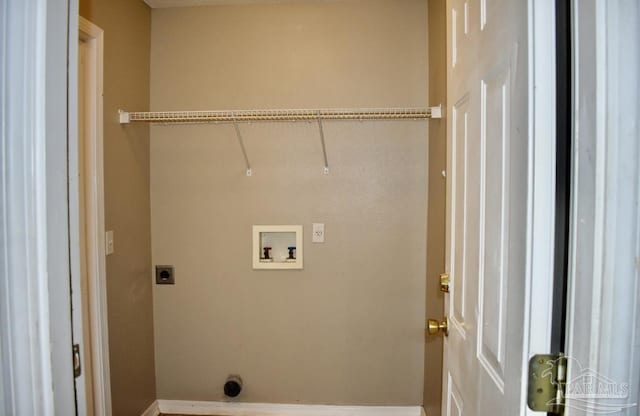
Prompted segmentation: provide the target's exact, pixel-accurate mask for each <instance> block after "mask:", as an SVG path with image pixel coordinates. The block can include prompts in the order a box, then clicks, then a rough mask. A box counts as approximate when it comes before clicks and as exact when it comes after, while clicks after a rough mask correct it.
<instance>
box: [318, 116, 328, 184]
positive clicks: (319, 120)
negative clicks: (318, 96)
mask: <svg viewBox="0 0 640 416" xmlns="http://www.w3.org/2000/svg"><path fill="white" fill-rule="evenodd" d="M318 130H319V131H320V143H321V144H322V156H323V157H324V170H323V173H324V174H325V175H328V174H329V161H328V160H327V146H326V145H325V143H324V129H323V128H322V119H320V111H318Z"/></svg>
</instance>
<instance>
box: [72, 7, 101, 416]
mask: <svg viewBox="0 0 640 416" xmlns="http://www.w3.org/2000/svg"><path fill="white" fill-rule="evenodd" d="M78 23H79V25H78V26H79V30H78V39H77V40H76V47H77V53H78V55H77V61H78V66H77V67H74V69H77V83H76V85H77V93H76V94H75V95H74V96H73V97H72V96H71V93H73V92H74V90H71V89H70V101H71V103H72V105H73V106H74V108H77V111H76V114H77V118H76V120H77V130H76V128H75V126H76V125H73V126H72V125H70V130H71V131H72V132H73V133H74V134H71V135H70V138H69V196H70V198H69V204H70V206H69V211H70V213H69V218H70V229H69V232H70V238H71V242H72V244H71V251H70V254H71V274H72V287H73V296H72V305H73V324H74V339H75V341H74V342H75V343H77V344H79V345H80V347H81V356H82V374H81V376H80V377H79V378H78V379H77V380H76V392H77V396H78V398H77V400H78V414H79V415H89V416H93V415H96V416H109V415H111V385H110V375H109V353H108V327H107V301H106V264H105V224H104V179H103V158H104V157H103V106H102V101H103V98H102V93H103V91H102V88H103V80H102V76H103V73H102V69H103V36H104V35H103V30H102V29H100V28H99V27H98V26H96V25H94V24H92V23H91V22H89V21H88V20H86V19H84V18H82V17H79V21H78ZM76 98H77V101H76Z"/></svg>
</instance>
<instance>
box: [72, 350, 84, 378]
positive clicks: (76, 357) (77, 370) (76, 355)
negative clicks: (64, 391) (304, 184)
mask: <svg viewBox="0 0 640 416" xmlns="http://www.w3.org/2000/svg"><path fill="white" fill-rule="evenodd" d="M81 362H82V360H81V359H80V345H78V344H73V377H74V378H78V377H80V374H82V365H81Z"/></svg>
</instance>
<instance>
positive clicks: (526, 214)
mask: <svg viewBox="0 0 640 416" xmlns="http://www.w3.org/2000/svg"><path fill="white" fill-rule="evenodd" d="M552 7H553V2H549V1H538V4H536V5H534V4H533V2H529V3H527V2H515V1H508V0H501V1H499V0H496V1H489V0H480V1H465V0H448V1H447V26H448V27H447V68H448V69H447V85H448V93H447V102H448V103H449V109H448V117H447V119H448V126H447V127H448V128H447V131H448V132H447V215H448V217H447V242H446V244H447V253H446V266H447V267H448V270H447V272H448V273H449V276H450V280H451V288H450V293H449V295H448V296H445V314H446V315H447V316H448V317H449V321H450V325H449V326H450V329H449V330H450V334H449V336H448V338H447V339H446V340H445V346H444V370H443V409H442V413H443V414H444V415H447V416H448V415H456V416H457V415H488V414H496V415H498V414H500V415H501V414H523V415H524V414H527V412H528V410H527V409H526V402H525V400H524V391H526V371H523V370H524V368H523V367H524V363H525V362H526V361H527V360H528V357H529V354H530V352H529V350H530V347H531V346H532V345H534V346H536V345H535V344H536V343H531V342H530V341H531V339H532V338H536V339H537V340H538V341H542V342H543V343H544V345H545V347H546V348H547V349H548V345H549V344H548V343H546V342H545V340H548V334H549V328H550V315H549V314H548V313H547V314H546V315H543V319H542V320H543V323H542V324H541V325H532V322H531V319H530V317H531V314H532V313H540V311H543V313H544V312H547V311H550V309H551V302H550V297H549V296H550V293H551V291H550V289H551V279H552V274H551V273H549V274H548V275H546V276H543V278H542V279H538V278H537V276H536V275H538V274H540V272H541V271H542V272H543V273H544V271H545V270H547V271H548V270H552V266H553V258H552V255H551V253H552V252H553V192H554V186H553V179H554V176H553V162H554V158H555V153H554V151H553V149H554V148H555V147H554V146H552V145H549V144H548V143H549V142H550V143H554V142H553V140H552V139H553V137H554V136H553V135H552V136H546V137H544V138H543V140H544V141H545V145H544V146H541V145H540V144H539V142H540V140H539V139H540V138H539V136H540V134H542V131H543V130H544V129H545V128H546V132H548V131H551V132H553V133H554V130H553V127H554V123H555V120H554V118H553V116H550V115H549V114H553V111H554V107H553V105H552V104H551V103H552V102H553V99H554V97H553V88H554V84H553V82H552V79H553V71H550V73H548V72H549V71H547V72H545V71H539V72H540V73H537V74H536V73H535V69H538V70H539V68H536V66H535V64H536V57H537V54H538V53H539V45H536V44H535V42H534V41H537V42H539V43H543V42H544V41H547V42H548V41H549V35H548V33H542V32H541V30H540V27H538V26H536V24H535V23H534V22H533V21H534V17H536V16H538V17H540V10H538V9H540V8H544V10H547V11H548V10H553V8H552ZM545 17H546V19H547V20H546V23H547V25H549V24H551V28H550V29H551V30H553V25H552V22H553V20H552V18H553V13H547V14H546V15H545ZM549 19H551V20H549ZM547 30H548V29H547ZM553 39H554V38H553V36H552V37H551V40H553ZM546 46H549V45H548V44H547V45H546ZM536 48H537V49H536ZM553 50H554V46H552V47H551V49H550V50H549V49H547V50H546V51H545V53H546V54H551V55H553ZM538 63H543V64H546V66H545V67H544V68H546V69H548V68H549V66H552V65H553V64H554V61H553V59H552V60H542V61H540V62H538ZM534 80H535V81H536V82H537V84H535V88H534V84H533V81H534ZM536 98H538V99H539V101H540V100H547V102H545V104H547V105H550V108H549V107H543V106H540V105H539V103H536V101H535V99H536ZM539 108H546V109H547V110H548V111H547V112H546V113H544V114H536V113H535V111H536V110H537V109H539ZM549 127H551V128H549ZM537 140H538V141H537ZM542 150H545V151H542ZM534 156H535V159H534ZM543 202H544V204H543ZM534 208H535V211H534ZM541 218H542V219H541ZM534 224H536V228H535V230H534ZM534 231H535V232H534ZM533 258H536V264H535V267H534V265H533V264H532V259H533ZM536 279H537V280H536ZM540 299H544V301H543V302H538V300H540ZM533 304H535V305H536V306H535V307H534V306H533ZM537 344H538V345H539V344H540V342H538V343H537ZM538 352H541V353H542V352H547V351H546V350H545V351H538ZM523 374H524V375H523Z"/></svg>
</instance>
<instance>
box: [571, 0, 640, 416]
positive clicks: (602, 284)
mask: <svg viewBox="0 0 640 416" xmlns="http://www.w3.org/2000/svg"><path fill="white" fill-rule="evenodd" d="M571 6H572V14H573V30H572V36H573V38H574V39H573V43H574V47H573V61H574V68H573V70H572V77H573V114H572V115H573V120H572V122H573V138H574V145H573V148H572V153H573V154H572V159H573V160H572V165H573V169H572V178H571V180H572V183H571V192H572V195H571V201H572V204H571V224H570V227H571V230H570V239H569V241H570V252H569V276H568V277H569V279H568V301H567V334H566V348H567V351H565V352H566V353H567V356H568V357H569V358H570V359H571V360H570V361H569V368H568V382H569V383H571V381H573V380H576V381H578V380H579V379H577V377H578V376H579V375H580V372H581V370H589V371H591V372H592V374H594V373H595V374H596V375H597V376H602V377H605V378H607V379H609V380H611V381H613V382H615V383H628V386H629V387H631V388H634V387H635V389H636V390H635V391H631V390H630V391H629V392H628V397H627V398H626V399H623V398H620V399H616V400H614V401H612V397H599V396H595V395H594V396H593V397H587V400H588V404H589V405H591V406H592V408H594V409H607V408H608V409H611V406H612V405H614V406H621V408H623V409H624V408H626V407H629V406H631V407H633V408H634V410H632V411H630V412H629V413H624V414H632V413H631V412H633V411H635V412H637V406H638V404H639V403H638V401H639V399H640V392H638V391H637V387H638V383H639V382H640V347H638V345H639V344H638V343H639V341H640V331H639V325H640V306H638V297H639V296H640V277H639V276H640V258H638V257H637V256H638V254H637V253H639V252H640V209H638V201H640V168H638V163H637V161H638V156H639V155H640V144H638V140H639V138H640V128H639V127H638V126H637V120H638V118H639V117H640V101H639V100H638V98H637V96H636V93H637V90H636V89H635V88H638V85H640V80H639V77H638V71H640V52H638V49H637V44H636V43H637V42H634V41H635V40H636V39H637V38H638V35H639V34H640V6H639V5H638V4H637V2H625V1H611V2H609V1H596V0H573V1H572V2H571ZM634 87H635V88H634ZM634 124H635V125H634ZM634 257H635V258H634ZM613 340H616V341H615V342H613ZM572 364H573V366H572ZM574 404H575V406H576V410H578V411H577V412H576V414H583V412H582V411H581V410H579V409H580V401H576V402H572V398H571V397H568V398H567V413H566V414H567V415H570V414H572V413H573V412H574V408H573V407H572V406H574ZM589 414H590V413H589ZM633 414H635V413H633Z"/></svg>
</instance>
